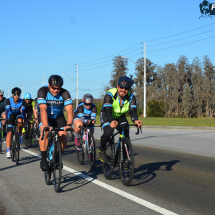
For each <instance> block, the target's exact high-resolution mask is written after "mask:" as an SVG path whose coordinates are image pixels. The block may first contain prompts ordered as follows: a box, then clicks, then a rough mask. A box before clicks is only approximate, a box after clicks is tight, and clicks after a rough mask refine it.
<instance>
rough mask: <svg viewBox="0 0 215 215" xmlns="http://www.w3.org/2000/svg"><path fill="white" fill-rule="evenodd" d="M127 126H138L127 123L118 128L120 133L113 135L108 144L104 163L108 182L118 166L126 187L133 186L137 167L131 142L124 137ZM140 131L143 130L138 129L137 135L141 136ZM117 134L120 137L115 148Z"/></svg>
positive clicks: (103, 168)
mask: <svg viewBox="0 0 215 215" xmlns="http://www.w3.org/2000/svg"><path fill="white" fill-rule="evenodd" d="M127 126H136V125H129V124H128V123H127V122H123V123H121V124H120V125H119V126H118V127H117V130H118V131H117V132H116V133H115V134H112V135H111V137H110V139H109V141H108V143H107V144H106V155H107V162H106V163H102V170H103V174H104V176H105V178H106V179H108V180H109V179H111V177H112V175H113V172H114V167H115V166H116V165H117V164H118V165H119V172H120V177H121V181H122V183H123V184H124V185H125V186H129V185H130V184H131V182H132V179H133V174H134V166H135V161H134V150H133V147H132V144H131V141H130V140H129V139H128V138H126V137H125V135H124V128H125V127H127ZM139 130H141V133H142V129H141V128H140V129H139V128H137V133H135V134H136V135H138V134H139ZM117 134H120V135H119V141H118V143H117V146H116V148H115V144H114V137H115V136H116V135H117Z"/></svg>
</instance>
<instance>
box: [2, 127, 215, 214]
mask: <svg viewBox="0 0 215 215" xmlns="http://www.w3.org/2000/svg"><path fill="white" fill-rule="evenodd" d="M134 132H135V129H131V140H132V143H133V145H134V152H135V175H134V179H133V181H132V184H131V186H130V187H125V186H124V185H122V183H121V180H120V177H119V173H118V167H116V169H115V170H116V171H115V173H114V175H113V178H112V180H109V181H108V180H106V179H105V178H104V176H103V174H102V168H101V164H100V162H99V160H98V159H97V162H96V167H95V168H94V169H93V170H92V171H89V166H88V164H87V162H85V163H84V165H82V166H81V165H79V163H78V160H77V157H76V153H75V147H74V142H71V141H69V142H68V146H67V148H66V150H65V152H64V153H63V163H64V167H65V168H64V170H63V181H62V185H61V192H60V193H58V194H57V193H55V191H54V188H53V185H49V186H47V185H45V182H44V175H43V172H42V171H41V170H40V169H39V161H40V158H38V157H36V156H34V155H31V154H29V153H28V151H29V150H30V151H31V152H34V153H37V154H39V150H38V149H37V147H36V146H35V147H34V148H32V149H29V150H28V149H27V148H26V150H27V151H21V160H20V164H19V165H18V166H15V164H14V163H12V161H11V160H9V159H6V157H5V154H2V155H0V187H1V192H0V202H1V203H2V205H4V209H5V211H6V213H7V214H32V213H33V214H53V213H58V214H59V213H62V214H89V213H91V214H92V213H93V214H150V215H151V214H152V215H154V214H160V213H158V212H156V210H157V208H159V207H161V208H164V209H166V211H164V212H163V214H173V213H175V214H191V215H192V214H207V215H208V214H215V213H214V211H215V204H214V199H215V183H214V182H215V173H214V170H215V157H214V153H213V152H214V149H215V146H214V145H215V144H214V143H213V139H214V138H213V137H214V131H196V130H195V131H194V130H162V129H159V130H158V129H144V130H143V134H140V135H138V136H136V135H135V134H134ZM99 136H100V131H99V129H97V130H96V132H95V138H98V137H99ZM35 143H36V141H35ZM96 146H97V149H98V146H99V140H97V139H96ZM149 146H152V147H149ZM3 149H4V150H5V149H6V147H5V145H4V148H3ZM212 150H213V151H212ZM97 152H98V150H97ZM97 157H98V156H97ZM66 167H69V168H71V169H73V172H71V171H69V170H68V169H67V170H68V171H67V170H66ZM78 172H80V173H82V175H81V177H80V176H77V174H80V173H78ZM85 176H86V177H87V176H88V179H84V178H83V177H85ZM102 182H103V184H99V183H102ZM110 186H112V187H113V188H111V189H112V190H110V189H108V187H110ZM117 193H118V194H117ZM129 195H133V196H135V198H136V200H135V199H133V197H130V196H129ZM126 196H127V197H126ZM141 201H147V202H148V203H152V204H154V205H152V207H151V208H150V207H145V206H143V205H141ZM0 208H1V204H0ZM158 211H159V210H158ZM160 211H162V210H160ZM171 212H173V213H171ZM0 214H1V210H0Z"/></svg>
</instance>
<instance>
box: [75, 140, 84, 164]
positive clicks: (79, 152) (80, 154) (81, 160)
mask: <svg viewBox="0 0 215 215" xmlns="http://www.w3.org/2000/svg"><path fill="white" fill-rule="evenodd" d="M80 144H81V147H80V150H78V149H76V153H77V157H78V162H79V163H80V164H81V165H82V164H83V163H84V149H83V144H82V137H81V138H80Z"/></svg>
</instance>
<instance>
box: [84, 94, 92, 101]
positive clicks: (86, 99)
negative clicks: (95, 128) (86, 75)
mask: <svg viewBox="0 0 215 215" xmlns="http://www.w3.org/2000/svg"><path fill="white" fill-rule="evenodd" d="M82 101H83V102H84V103H85V102H90V103H93V96H92V95H91V94H89V93H87V94H85V95H84V96H83V99H82Z"/></svg>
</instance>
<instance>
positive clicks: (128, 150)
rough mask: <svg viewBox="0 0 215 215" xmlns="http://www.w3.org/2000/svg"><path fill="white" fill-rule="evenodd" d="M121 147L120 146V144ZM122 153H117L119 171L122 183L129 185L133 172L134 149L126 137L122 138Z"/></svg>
mask: <svg viewBox="0 0 215 215" xmlns="http://www.w3.org/2000/svg"><path fill="white" fill-rule="evenodd" d="M120 147H121V146H120ZM122 147H123V149H122V153H123V154H122V155H121V153H119V157H118V159H119V172H120V177H121V180H122V183H123V184H124V185H125V186H129V185H130V184H131V182H132V179H133V174H134V165H135V164H134V150H133V147H132V145H131V142H130V140H129V139H128V138H122ZM120 152H121V148H120Z"/></svg>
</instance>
